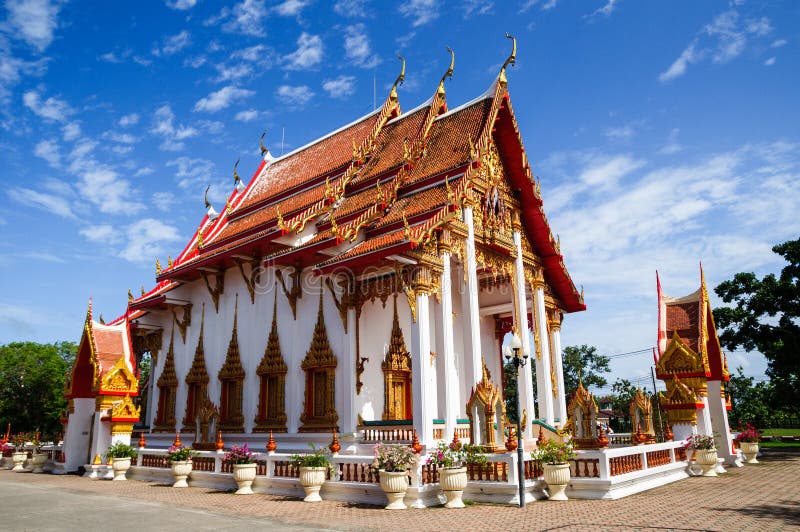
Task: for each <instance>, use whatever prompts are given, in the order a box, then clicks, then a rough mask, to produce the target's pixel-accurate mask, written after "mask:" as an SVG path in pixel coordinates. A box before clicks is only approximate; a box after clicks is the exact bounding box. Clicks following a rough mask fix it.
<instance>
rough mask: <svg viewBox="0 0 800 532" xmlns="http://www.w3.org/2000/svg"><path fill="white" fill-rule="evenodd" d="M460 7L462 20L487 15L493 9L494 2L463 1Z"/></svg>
mask: <svg viewBox="0 0 800 532" xmlns="http://www.w3.org/2000/svg"><path fill="white" fill-rule="evenodd" d="M461 7H462V9H464V18H469V17H472V16H475V15H489V14H491V12H492V9H493V8H494V2H493V1H491V0H464V2H463V3H462V4H461Z"/></svg>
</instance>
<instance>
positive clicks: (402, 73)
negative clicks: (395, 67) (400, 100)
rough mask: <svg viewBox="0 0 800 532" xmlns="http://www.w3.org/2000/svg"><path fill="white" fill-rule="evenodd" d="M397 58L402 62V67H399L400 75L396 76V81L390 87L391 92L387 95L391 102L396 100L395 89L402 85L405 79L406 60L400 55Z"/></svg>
mask: <svg viewBox="0 0 800 532" xmlns="http://www.w3.org/2000/svg"><path fill="white" fill-rule="evenodd" d="M397 58H398V59H399V60H400V61H402V63H403V66H402V67H400V75H399V76H397V79H396V80H394V85H392V91H391V92H390V93H389V98H391V99H392V100H397V87H399V86H400V85H402V84H403V82H404V81H405V79H406V60H405V58H404V57H403V56H402V55H398V56H397Z"/></svg>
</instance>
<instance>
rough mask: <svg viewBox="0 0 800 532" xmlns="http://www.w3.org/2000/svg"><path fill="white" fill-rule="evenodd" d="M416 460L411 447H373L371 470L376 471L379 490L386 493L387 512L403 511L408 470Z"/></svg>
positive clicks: (380, 445)
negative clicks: (378, 477) (379, 484)
mask: <svg viewBox="0 0 800 532" xmlns="http://www.w3.org/2000/svg"><path fill="white" fill-rule="evenodd" d="M416 459H417V455H415V454H414V451H413V450H412V449H411V447H408V446H406V445H383V444H381V443H379V444H377V445H376V446H375V459H374V460H373V462H372V467H373V469H377V470H378V475H379V476H380V479H381V489H382V490H383V491H384V493H386V498H387V499H388V500H389V504H388V505H387V506H386V509H387V510H405V508H406V505H405V503H404V502H403V498H404V497H405V495H406V490H408V468H409V467H411V464H413V463H414V461H415V460H416Z"/></svg>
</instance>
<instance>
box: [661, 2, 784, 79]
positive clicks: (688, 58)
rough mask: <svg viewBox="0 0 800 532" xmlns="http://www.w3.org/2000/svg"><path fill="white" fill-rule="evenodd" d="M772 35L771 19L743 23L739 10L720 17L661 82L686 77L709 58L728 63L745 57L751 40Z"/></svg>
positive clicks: (692, 43) (702, 32)
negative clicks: (743, 55) (689, 67)
mask: <svg viewBox="0 0 800 532" xmlns="http://www.w3.org/2000/svg"><path fill="white" fill-rule="evenodd" d="M770 33H772V25H771V23H770V21H769V19H768V18H767V17H762V18H760V19H750V20H746V21H744V22H743V23H742V22H741V20H740V16H739V13H738V12H737V11H736V10H735V9H731V10H729V11H725V12H723V13H720V14H719V15H717V16H716V17H714V20H712V21H711V23H709V24H706V25H705V26H703V28H702V29H701V31H700V32H699V35H698V36H697V37H695V38H694V39H693V40H692V42H691V43H690V44H689V46H687V47H686V49H685V50H684V51H683V53H681V55H680V56H679V57H678V59H676V60H675V61H674V62H673V63H672V65H671V66H670V67H669V68H668V69H667V70H666V71H664V72H662V73H661V74H659V76H658V79H659V81H661V82H662V83H663V82H666V81H670V80H672V79H675V78H678V77H680V76H682V75H683V74H685V73H686V70H687V68H688V66H689V65H691V64H694V63H699V62H700V61H702V60H704V59H706V58H708V57H710V58H711V61H713V62H714V63H718V64H725V63H728V62H730V61H732V60H733V59H735V58H737V57H739V56H740V55H742V53H743V52H744V51H745V49H746V47H747V42H748V38H750V37H756V38H759V37H760V38H764V37H766V36H767V35H769V34H770Z"/></svg>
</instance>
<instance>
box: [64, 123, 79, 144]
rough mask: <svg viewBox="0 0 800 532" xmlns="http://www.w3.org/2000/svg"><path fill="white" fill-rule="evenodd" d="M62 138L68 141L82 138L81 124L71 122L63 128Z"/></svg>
mask: <svg viewBox="0 0 800 532" xmlns="http://www.w3.org/2000/svg"><path fill="white" fill-rule="evenodd" d="M61 136H62V138H63V139H64V140H66V141H72V140H75V139H77V138H78V137H80V136H81V125H80V123H79V122H69V123H68V124H65V125H64V127H62V128H61Z"/></svg>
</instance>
